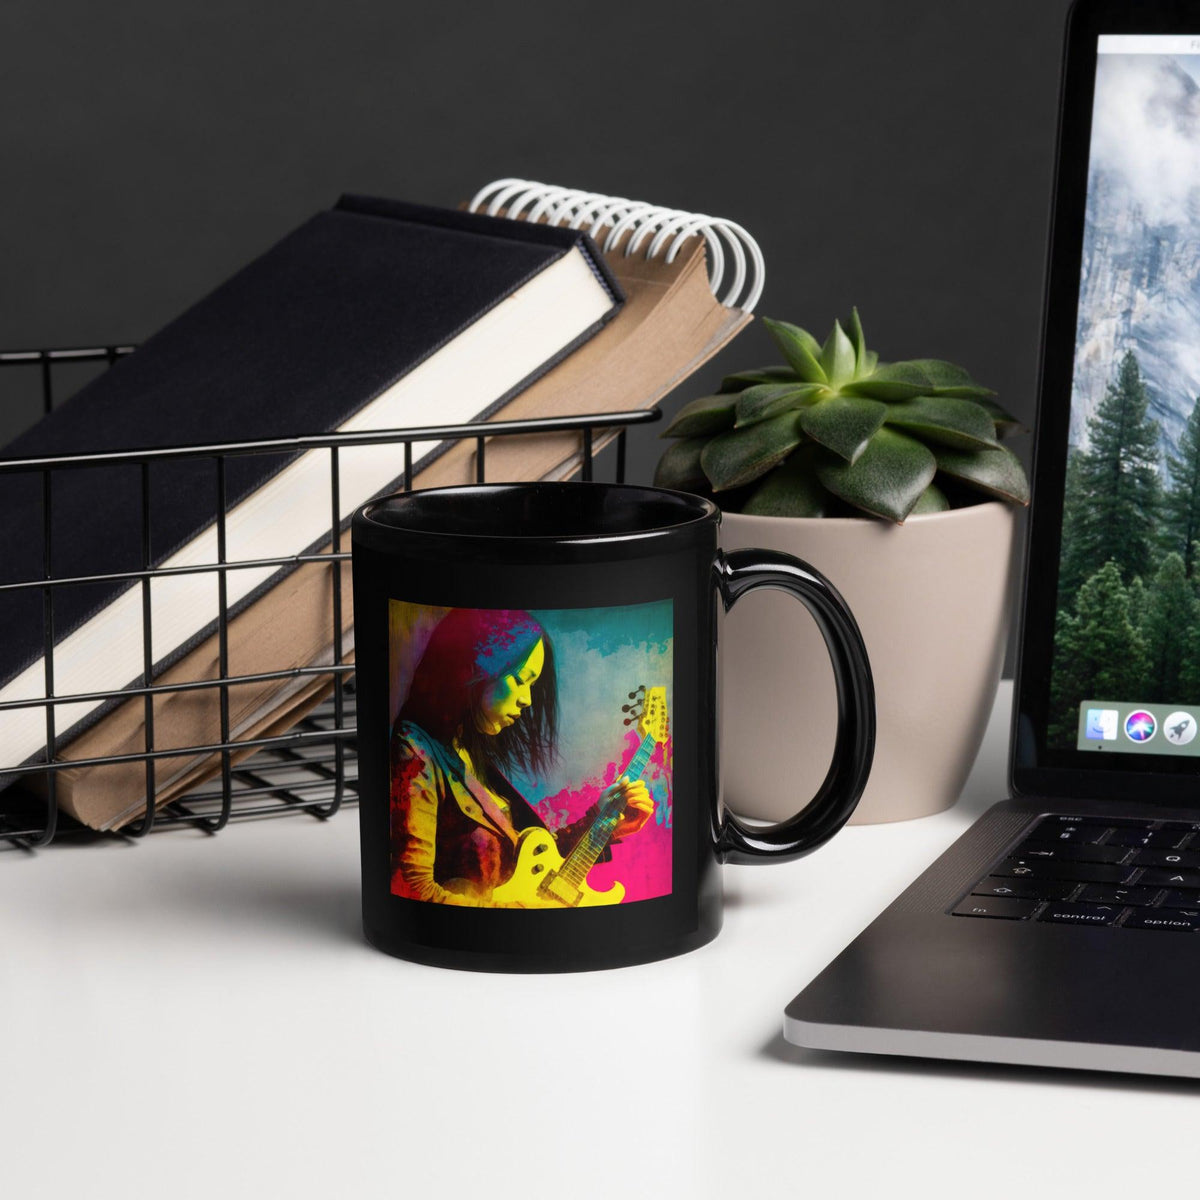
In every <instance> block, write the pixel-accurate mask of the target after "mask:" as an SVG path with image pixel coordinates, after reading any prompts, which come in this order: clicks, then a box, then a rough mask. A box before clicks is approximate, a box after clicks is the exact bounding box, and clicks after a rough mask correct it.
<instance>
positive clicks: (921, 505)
mask: <svg viewBox="0 0 1200 1200" xmlns="http://www.w3.org/2000/svg"><path fill="white" fill-rule="evenodd" d="M949 507H950V501H949V500H947V499H946V493H945V492H943V491H942V489H941V488H940V487H938V485H937V484H936V483H931V484H930V485H929V486H928V487H927V488H926V489H925V490H924V491H923V492H922V493H921V498H920V499H919V500H918V501H917V502H916V504H914V505H913V506H912V512H910V513H909V514H908V515H909V516H910V517H917V516H920V515H922V514H923V513H935V512H946V511H947V510H948V509H949Z"/></svg>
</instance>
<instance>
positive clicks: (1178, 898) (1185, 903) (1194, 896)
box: [1162, 888, 1200, 909]
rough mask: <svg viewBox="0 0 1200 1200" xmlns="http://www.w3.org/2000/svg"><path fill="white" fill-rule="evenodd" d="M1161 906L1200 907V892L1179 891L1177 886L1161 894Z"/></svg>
mask: <svg viewBox="0 0 1200 1200" xmlns="http://www.w3.org/2000/svg"><path fill="white" fill-rule="evenodd" d="M1162 906H1163V908H1195V909H1200V892H1181V891H1179V889H1178V888H1174V889H1172V890H1171V891H1169V892H1167V894H1166V895H1165V896H1163V899H1162Z"/></svg>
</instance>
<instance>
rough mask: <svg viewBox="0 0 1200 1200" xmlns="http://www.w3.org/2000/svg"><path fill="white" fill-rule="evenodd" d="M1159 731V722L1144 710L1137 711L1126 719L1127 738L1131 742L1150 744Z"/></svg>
mask: <svg viewBox="0 0 1200 1200" xmlns="http://www.w3.org/2000/svg"><path fill="white" fill-rule="evenodd" d="M1157 730H1158V722H1157V721H1155V719H1154V715H1153V714H1152V713H1148V712H1146V710H1145V709H1144V708H1139V709H1136V710H1135V711H1134V712H1131V713H1130V714H1129V716H1127V717H1126V718H1125V736H1126V737H1127V738H1128V739H1129V740H1130V741H1131V742H1148V741H1149V740H1150V739H1151V738H1152V737H1153V736H1154V734H1155V733H1156V732H1157Z"/></svg>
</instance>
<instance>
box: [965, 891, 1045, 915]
mask: <svg viewBox="0 0 1200 1200" xmlns="http://www.w3.org/2000/svg"><path fill="white" fill-rule="evenodd" d="M1040 903H1041V901H1040V900H1013V899H1009V898H1008V897H1004V896H1000V897H991V896H968V897H967V898H966V899H965V900H964V901H963V902H962V903H961V904H960V905H959V906H958V907H957V908H956V909H955V910H954V915H955V916H956V917H1000V918H1002V919H1004V920H1008V921H1023V920H1025V918H1026V917H1031V916H1033V914H1034V913H1035V912H1036V911H1037V907H1038V905H1039V904H1040Z"/></svg>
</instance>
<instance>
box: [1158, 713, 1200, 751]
mask: <svg viewBox="0 0 1200 1200" xmlns="http://www.w3.org/2000/svg"><path fill="white" fill-rule="evenodd" d="M1195 736H1196V718H1195V717H1193V716H1192V714H1191V713H1185V712H1173V713H1172V714H1171V715H1170V716H1169V717H1167V719H1166V720H1165V721H1164V722H1163V737H1165V738H1166V739H1167V741H1168V742H1170V743H1171V745H1172V746H1186V745H1187V744H1188V742H1190V741H1191V740H1192V738H1194V737H1195Z"/></svg>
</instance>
